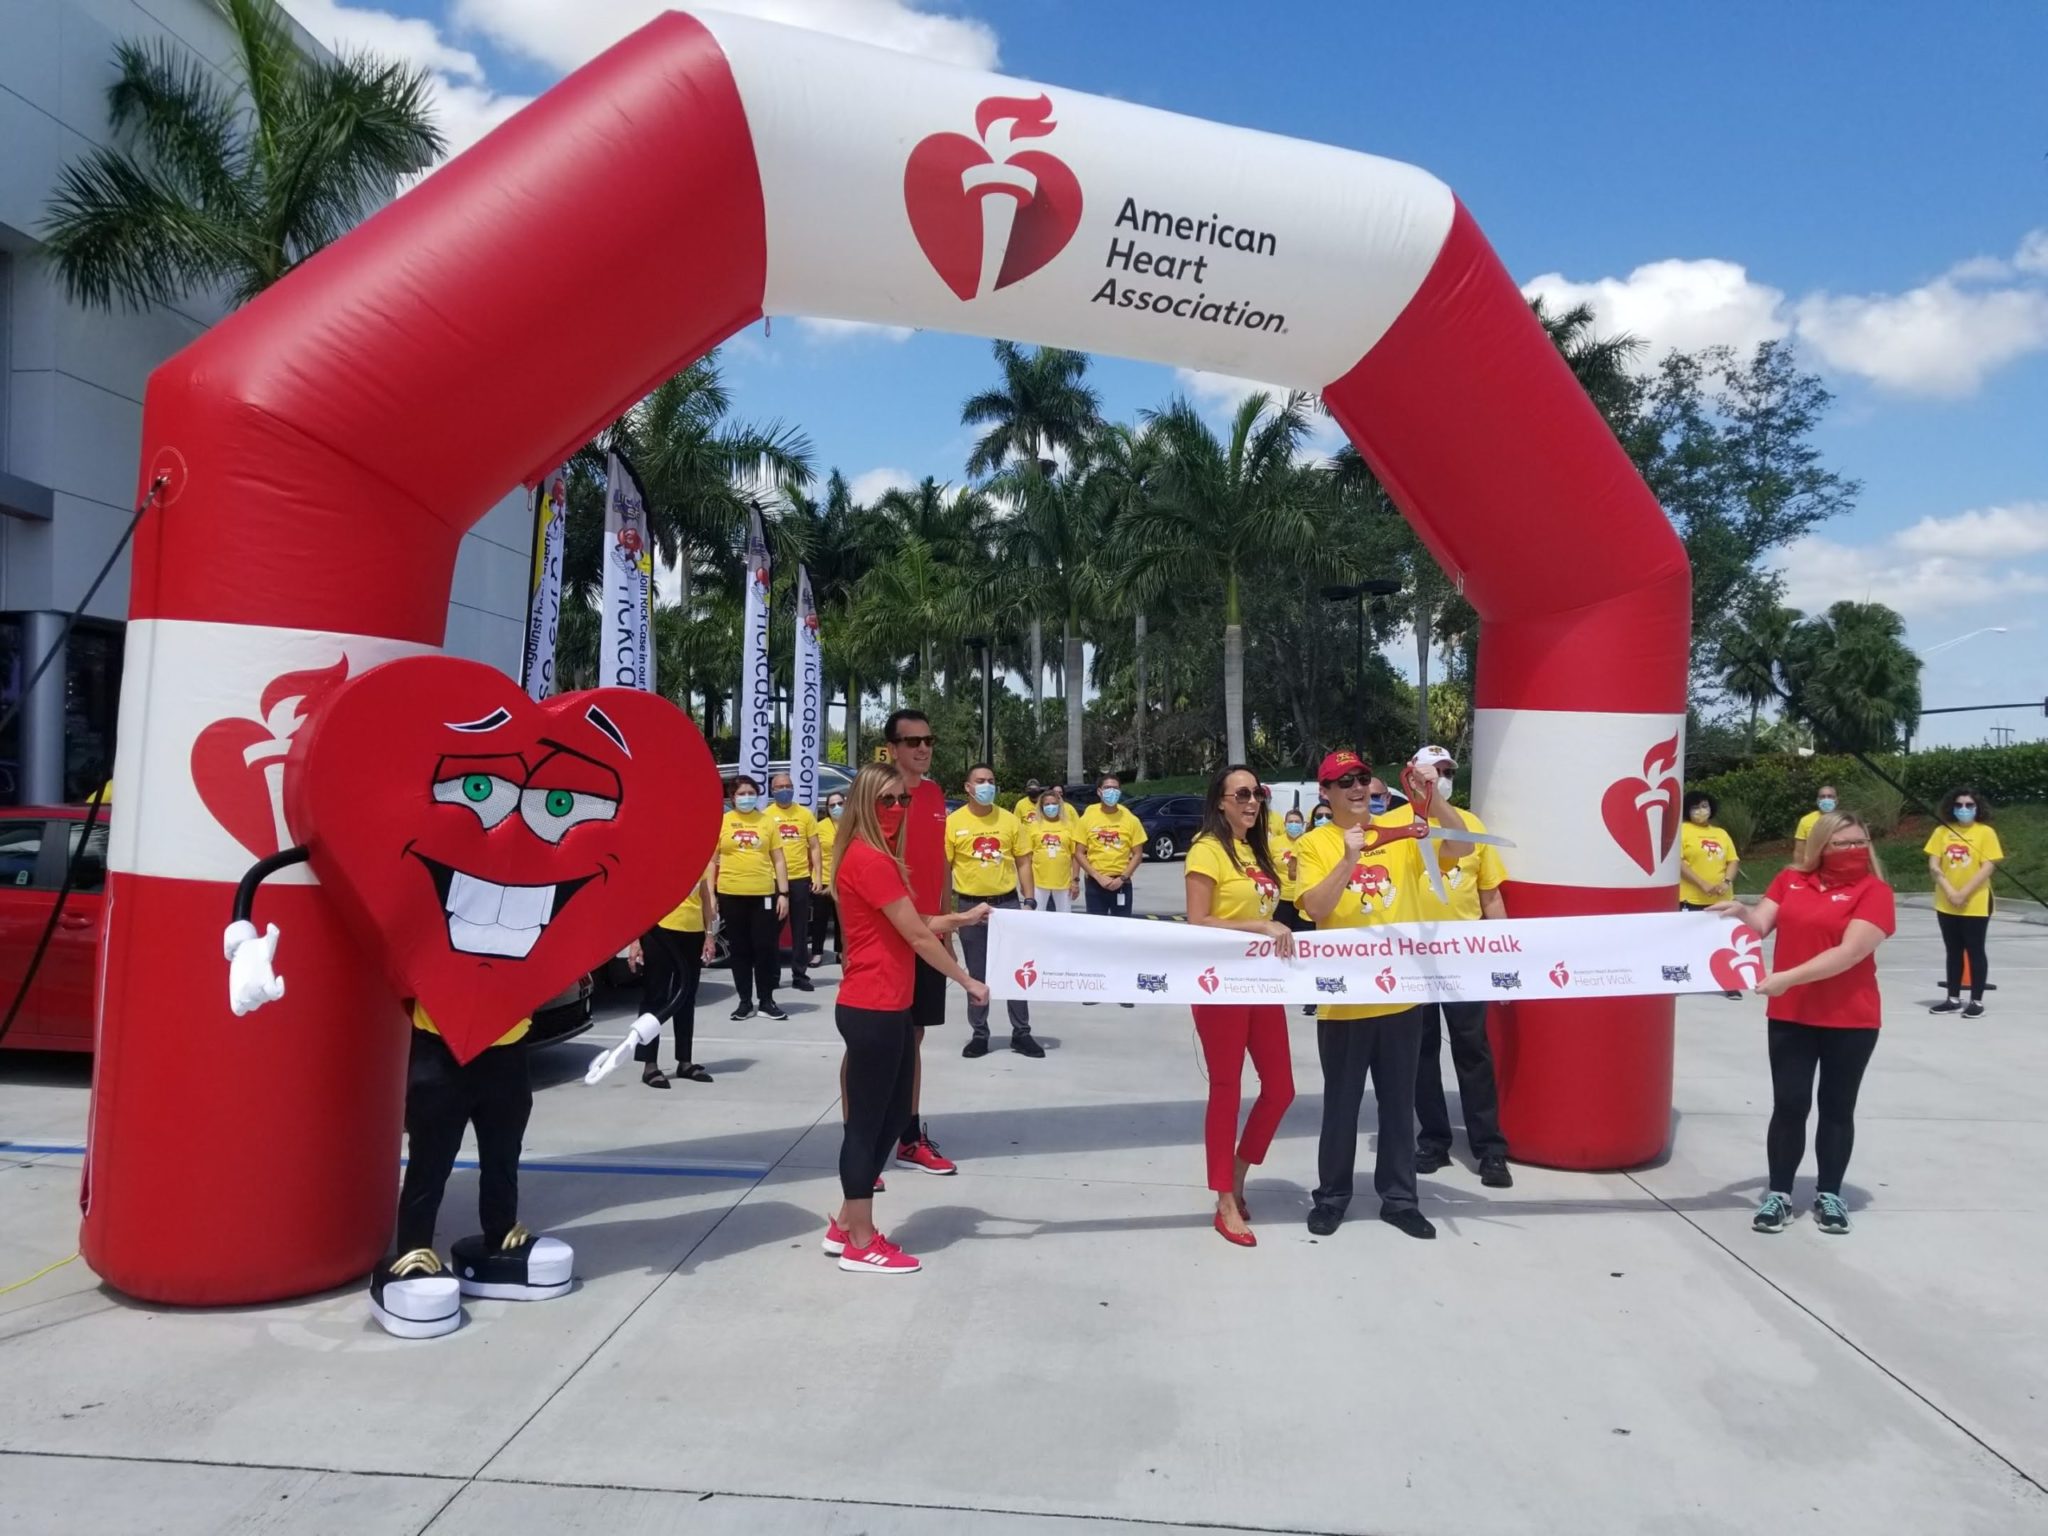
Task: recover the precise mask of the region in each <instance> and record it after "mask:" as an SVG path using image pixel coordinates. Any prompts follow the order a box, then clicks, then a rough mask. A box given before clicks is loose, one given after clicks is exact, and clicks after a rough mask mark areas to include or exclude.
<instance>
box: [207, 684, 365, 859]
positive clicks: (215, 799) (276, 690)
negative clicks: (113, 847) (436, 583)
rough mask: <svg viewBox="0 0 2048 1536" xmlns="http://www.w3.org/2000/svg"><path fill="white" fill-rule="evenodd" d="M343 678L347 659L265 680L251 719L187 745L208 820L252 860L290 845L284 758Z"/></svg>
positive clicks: (232, 719) (230, 722) (217, 726)
mask: <svg viewBox="0 0 2048 1536" xmlns="http://www.w3.org/2000/svg"><path fill="white" fill-rule="evenodd" d="M347 677H348V658H347V657H346V656H344V657H342V658H341V660H339V661H337V662H335V663H334V665H332V666H329V667H315V668H312V669H310V670H307V671H303V672H286V673H283V674H282V675H280V676H278V677H274V678H272V679H271V680H270V683H269V684H268V686H266V687H265V688H264V690H263V695H262V697H261V699H260V700H258V707H257V711H256V713H255V714H254V715H251V716H240V715H231V716H229V717H228V718H227V719H224V720H216V721H214V722H213V723H212V724H211V725H209V726H207V727H206V728H205V729H204V730H202V731H201V732H200V733H199V735H198V737H197V738H196V739H195V740H194V741H193V743H192V759H191V769H192V786H193V788H195V789H197V790H198V791H199V799H200V802H201V803H202V804H204V805H205V807H206V809H207V810H208V811H209V812H211V813H212V815H213V819H214V820H215V821H217V822H219V823H220V825H221V828H222V829H223V830H224V831H226V832H227V833H228V834H229V835H230V836H232V837H233V838H234V840H235V841H236V842H238V843H240V844H241V845H242V846H243V847H244V848H246V849H248V850H249V852H250V853H251V854H253V855H255V856H256V857H257V858H259V859H262V858H268V857H269V856H270V855H271V854H273V853H277V852H279V851H281V850H283V849H285V848H289V847H291V846H292V844H293V843H295V842H296V841H297V839H296V838H295V837H293V836H292V834H291V829H290V828H289V827H287V826H286V825H285V814H284V759H285V754H286V753H287V752H289V751H290V750H291V745H292V737H293V736H295V735H297V734H298V730H299V727H300V726H302V725H304V724H305V723H306V720H307V717H308V716H309V715H310V714H311V713H312V711H313V706H314V705H316V704H318V703H319V702H320V700H321V699H322V698H324V697H325V696H326V695H327V694H329V693H331V692H333V691H334V689H335V688H336V687H337V686H338V685H339V684H340V683H342V682H343V681H345V680H346V679H347Z"/></svg>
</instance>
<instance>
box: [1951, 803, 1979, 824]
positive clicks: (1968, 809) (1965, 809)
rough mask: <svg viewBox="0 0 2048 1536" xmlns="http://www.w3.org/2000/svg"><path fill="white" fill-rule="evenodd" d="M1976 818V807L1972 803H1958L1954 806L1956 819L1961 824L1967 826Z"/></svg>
mask: <svg viewBox="0 0 2048 1536" xmlns="http://www.w3.org/2000/svg"><path fill="white" fill-rule="evenodd" d="M1976 819H1977V807H1975V806H1974V805H1959V806H1957V807H1956V820H1957V821H1958V822H1960V823H1961V824H1962V825H1963V826H1966V827H1967V826H1968V825H1969V824H1970V823H1971V822H1973V821H1975V820H1976Z"/></svg>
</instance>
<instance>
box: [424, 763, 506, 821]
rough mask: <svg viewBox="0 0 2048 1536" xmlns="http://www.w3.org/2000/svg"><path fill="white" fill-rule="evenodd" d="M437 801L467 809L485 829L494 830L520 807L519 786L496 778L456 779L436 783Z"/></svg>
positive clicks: (475, 775)
mask: <svg viewBox="0 0 2048 1536" xmlns="http://www.w3.org/2000/svg"><path fill="white" fill-rule="evenodd" d="M434 798H435V799H436V800H438V801H440V802H441V803H442V804H443V805H461V806H466V807H468V808H469V809H470V810H472V811H475V812H476V819H477V820H478V821H481V822H482V823H483V824H484V825H485V826H486V827H495V826H496V825H497V824H498V823H499V822H501V821H503V820H504V819H505V818H506V817H507V816H510V815H511V814H512V812H513V809H514V808H515V807H516V806H517V805H518V804H519V786H518V785H517V784H514V783H513V782H512V781H511V780H509V779H501V778H498V777H497V776H496V775H495V774H489V773H465V774H463V775H462V777H460V778H457V779H440V780H437V781H436V782H435V784H434Z"/></svg>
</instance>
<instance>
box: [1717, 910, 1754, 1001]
mask: <svg viewBox="0 0 2048 1536" xmlns="http://www.w3.org/2000/svg"><path fill="white" fill-rule="evenodd" d="M1708 969H1709V970H1711V971H1712V972H1713V975H1714V984H1715V985H1716V986H1718V987H1719V988H1720V989H1721V990H1722V991H1723V992H1746V991H1749V990H1750V989H1751V988H1753V987H1755V986H1756V984H1757V983H1758V982H1760V981H1762V980H1763V979H1764V941H1763V940H1762V939H1760V938H1758V937H1757V936H1756V930H1755V929H1753V928H1750V927H1748V926H1747V925H1746V924H1743V923H1735V924H1732V925H1731V926H1730V928H1729V930H1728V942H1727V944H1726V945H1725V946H1724V947H1722V948H1720V949H1717V950H1715V951H1714V958H1713V960H1712V961H1711V962H1710V963H1709V966H1708Z"/></svg>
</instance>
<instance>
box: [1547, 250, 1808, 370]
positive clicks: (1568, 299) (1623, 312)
mask: <svg viewBox="0 0 2048 1536" xmlns="http://www.w3.org/2000/svg"><path fill="white" fill-rule="evenodd" d="M1522 292H1523V293H1525V294H1526V295H1528V296H1529V297H1530V298H1532V299H1534V298H1541V299H1542V300H1543V301H1544V305H1545V307H1547V308H1548V309H1549V310H1550V311H1551V313H1553V314H1555V313H1557V312H1558V311H1560V310H1565V309H1570V308H1571V307H1572V306H1573V305H1575V304H1590V305H1592V306H1593V311H1594V313H1595V314H1596V315H1598V316H1599V318H1600V329H1601V330H1602V332H1603V333H1608V334H1611V333H1613V332H1616V331H1626V332H1628V333H1629V334H1630V335H1632V336H1639V337H1641V338H1642V339H1643V341H1644V342H1645V343H1647V347H1646V355H1645V358H1644V360H1645V361H1648V362H1654V361H1655V360H1656V359H1657V358H1659V357H1661V356H1663V354H1664V353H1666V352H1669V351H1672V350H1674V349H1677V350H1682V351H1688V352H1689V351H1692V350H1694V349H1696V348H1699V347H1708V346H1716V345H1722V344H1725V345H1728V346H1732V347H1736V348H1738V349H1739V350H1742V351H1747V350H1749V349H1750V348H1751V347H1754V346H1755V345H1756V344H1757V343H1758V342H1760V341H1776V340H1778V339H1780V338H1781V337H1783V336H1784V335H1785V333H1786V332H1787V331H1788V330H1789V329H1790V324H1789V322H1788V321H1787V319H1786V317H1785V315H1784V313H1783V310H1784V304H1785V295H1784V294H1783V293H1781V292H1779V291H1778V290H1777V289H1776V288H1772V287H1769V286H1767V285H1765V284H1763V283H1759V282H1756V281H1755V280H1754V279H1752V278H1751V277H1750V275H1749V273H1748V271H1747V270H1746V269H1745V268H1743V267H1742V266H1741V265H1739V264H1738V263H1736V262H1732V261H1714V260H1703V261H1683V260H1677V259H1673V260H1669V261H1653V262H1650V263H1648V264H1646V265H1644V266H1640V267H1637V268H1636V269H1635V270H1634V271H1633V272H1631V273H1629V275H1628V276H1627V277H1602V278H1597V279H1595V280H1594V281H1592V282H1589V283H1577V282H1573V281H1571V280H1570V279H1569V278H1567V277H1566V276H1565V275H1564V274H1563V273H1562V272H1546V273H1544V274H1543V275H1542V276H1541V277H1534V278H1531V279H1530V280H1529V281H1528V282H1526V283H1524V284H1523V285H1522Z"/></svg>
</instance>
